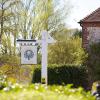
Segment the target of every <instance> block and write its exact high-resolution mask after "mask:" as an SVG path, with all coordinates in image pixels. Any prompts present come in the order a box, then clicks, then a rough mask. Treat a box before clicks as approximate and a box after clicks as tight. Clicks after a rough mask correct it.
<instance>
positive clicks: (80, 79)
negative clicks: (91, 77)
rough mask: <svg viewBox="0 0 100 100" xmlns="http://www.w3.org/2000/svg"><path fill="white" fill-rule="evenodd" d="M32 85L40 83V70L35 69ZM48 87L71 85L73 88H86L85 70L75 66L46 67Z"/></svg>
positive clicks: (86, 76)
mask: <svg viewBox="0 0 100 100" xmlns="http://www.w3.org/2000/svg"><path fill="white" fill-rule="evenodd" d="M32 82H33V83H40V82H41V68H40V67H37V68H35V69H34V72H33V79H32ZM48 84H49V85H54V84H56V85H66V84H73V86H74V87H79V86H82V87H83V88H85V89H86V88H87V87H88V75H87V71H86V68H85V67H83V66H76V65H52V66H51V67H50V66H49V67H48Z"/></svg>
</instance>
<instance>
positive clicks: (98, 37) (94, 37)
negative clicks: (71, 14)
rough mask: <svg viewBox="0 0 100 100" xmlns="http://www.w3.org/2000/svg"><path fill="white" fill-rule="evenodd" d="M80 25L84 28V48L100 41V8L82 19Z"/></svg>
mask: <svg viewBox="0 0 100 100" xmlns="http://www.w3.org/2000/svg"><path fill="white" fill-rule="evenodd" d="M79 23H80V26H81V27H82V45H83V47H84V48H87V46H88V45H89V44H91V43H93V42H99V41H100V8H98V9H96V10H95V11H94V12H92V13H91V14H90V15H88V16H87V17H85V18H84V19H82V20H81V21H80V22H79Z"/></svg>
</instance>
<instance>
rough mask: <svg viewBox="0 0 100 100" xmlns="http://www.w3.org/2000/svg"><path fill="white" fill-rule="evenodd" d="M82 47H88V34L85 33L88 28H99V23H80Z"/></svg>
mask: <svg viewBox="0 0 100 100" xmlns="http://www.w3.org/2000/svg"><path fill="white" fill-rule="evenodd" d="M81 26H82V46H83V48H87V46H88V43H89V41H88V35H89V32H88V31H87V28H88V27H100V22H82V23H81Z"/></svg>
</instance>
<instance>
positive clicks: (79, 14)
mask: <svg viewBox="0 0 100 100" xmlns="http://www.w3.org/2000/svg"><path fill="white" fill-rule="evenodd" d="M65 1H66V2H67V1H68V0H65ZM70 2H71V4H72V5H73V9H72V12H71V14H70V16H69V18H68V19H67V20H66V23H67V24H68V25H69V26H70V27H72V28H80V25H79V24H78V23H77V22H79V21H80V20H81V19H83V18H84V17H86V16H87V15H89V14H90V13H92V12H93V11H94V10H96V9H97V8H99V7H100V0H70Z"/></svg>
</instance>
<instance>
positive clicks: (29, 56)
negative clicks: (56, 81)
mask: <svg viewBox="0 0 100 100" xmlns="http://www.w3.org/2000/svg"><path fill="white" fill-rule="evenodd" d="M41 34H42V40H37V41H36V40H17V41H18V42H19V43H20V45H21V64H37V46H36V44H39V43H40V44H41V45H42V59H41V62H42V64H41V65H42V68H41V83H43V84H47V80H48V77H47V66H48V61H47V58H48V43H55V42H56V41H55V40H54V39H53V38H52V37H51V36H50V35H49V34H48V32H47V31H45V30H44V31H42V32H41ZM23 45H24V46H23Z"/></svg>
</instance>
